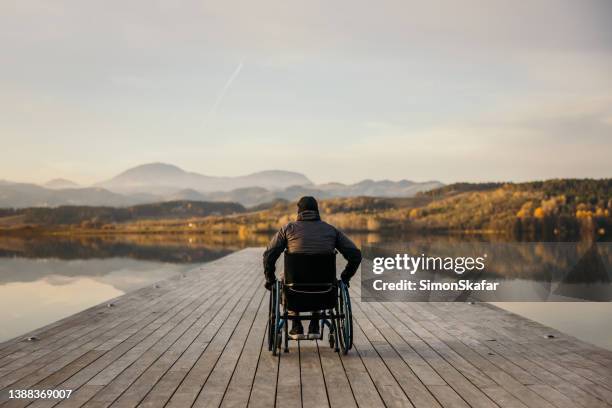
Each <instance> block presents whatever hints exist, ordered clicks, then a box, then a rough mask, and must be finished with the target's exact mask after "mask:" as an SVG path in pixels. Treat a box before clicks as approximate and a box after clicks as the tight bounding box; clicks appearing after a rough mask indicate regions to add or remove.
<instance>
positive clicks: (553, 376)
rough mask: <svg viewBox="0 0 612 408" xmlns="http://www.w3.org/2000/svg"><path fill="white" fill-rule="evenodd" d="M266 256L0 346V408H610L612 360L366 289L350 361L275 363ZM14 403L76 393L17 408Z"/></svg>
mask: <svg viewBox="0 0 612 408" xmlns="http://www.w3.org/2000/svg"><path fill="white" fill-rule="evenodd" d="M261 252H262V250H261V249H257V248H252V249H245V250H243V251H240V252H237V253H234V254H232V255H229V256H227V257H224V258H222V259H219V260H216V261H214V262H211V263H208V264H205V265H204V266H202V267H201V268H199V269H197V270H194V271H192V272H190V273H186V274H183V275H181V276H178V277H175V278H172V279H169V280H167V281H163V282H160V283H159V284H157V285H153V286H151V287H147V288H143V289H141V290H138V291H136V292H133V293H130V294H127V295H125V296H121V297H119V298H117V299H113V300H112V301H111V302H110V303H113V305H114V306H113V307H107V306H106V304H104V305H100V306H96V307H93V308H91V309H88V310H85V311H83V312H81V313H78V314H76V315H74V316H71V317H69V318H66V319H64V320H61V321H59V322H56V323H54V324H51V325H49V326H47V327H44V328H42V329H39V330H37V331H35V332H33V333H32V334H31V335H35V336H37V337H38V338H39V340H38V341H35V342H27V341H23V340H22V338H20V339H15V340H12V341H8V342H6V343H2V344H0V390H1V391H0V405H1V406H2V408H4V407H6V408H8V407H25V406H29V407H53V406H56V407H81V406H83V407H96V408H98V407H100V408H101V407H109V406H112V407H136V406H139V407H147V408H154V407H173V408H175V407H176V408H178V407H191V406H194V407H216V406H223V407H244V406H253V407H271V406H278V407H283V408H284V407H298V406H303V407H323V406H331V407H343V408H344V407H384V406H388V407H413V406H414V407H558V408H566V407H567V408H569V407H612V352H610V351H606V350H603V349H600V348H597V347H595V346H591V345H589V344H586V343H584V342H581V341H579V340H576V339H574V338H572V337H570V336H567V335H564V334H562V333H559V332H557V331H555V330H552V329H550V328H547V327H544V326H542V325H540V324H537V323H535V322H532V321H529V320H527V319H524V318H521V317H519V316H516V315H513V314H511V313H508V312H505V311H502V310H500V309H497V308H495V307H493V306H490V305H487V304H473V305H470V304H463V303H452V304H451V303H361V302H359V284H358V281H356V282H355V283H354V284H353V285H352V289H351V290H352V299H353V312H354V317H355V347H354V349H353V350H352V351H351V352H350V354H349V355H348V356H342V355H339V354H337V353H334V352H333V351H332V350H330V349H329V346H328V344H327V342H323V343H318V342H312V341H311V342H308V341H304V342H301V344H297V343H295V342H291V344H290V347H291V352H290V353H289V354H283V353H281V355H280V356H279V357H273V356H272V355H271V353H269V352H268V351H267V343H266V338H265V336H266V323H267V306H268V298H267V292H266V291H265V289H264V288H263V274H262V271H261ZM356 280H357V279H356ZM548 334H553V335H554V336H555V338H553V339H550V338H547V335H548ZM24 337H27V335H26V336H24ZM10 389H13V390H16V389H71V390H73V393H72V395H71V397H70V398H69V399H65V400H54V399H38V400H32V399H19V400H17V399H13V400H10V399H9V394H8V390H10Z"/></svg>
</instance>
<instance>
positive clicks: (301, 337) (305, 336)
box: [289, 334, 323, 340]
mask: <svg viewBox="0 0 612 408" xmlns="http://www.w3.org/2000/svg"><path fill="white" fill-rule="evenodd" d="M289 338H290V339H291V340H322V339H323V336H321V335H320V334H290V335H289Z"/></svg>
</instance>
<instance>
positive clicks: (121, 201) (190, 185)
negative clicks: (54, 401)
mask: <svg viewBox="0 0 612 408" xmlns="http://www.w3.org/2000/svg"><path fill="white" fill-rule="evenodd" d="M441 186H443V184H442V183H440V182H437V181H427V182H414V181H409V180H400V181H390V180H381V181H375V180H363V181H360V182H358V183H355V184H342V183H326V184H320V185H315V184H313V183H312V182H311V181H310V180H309V179H308V178H307V177H306V176H304V175H303V174H300V173H295V172H290V171H281V170H266V171H261V172H257V173H253V174H249V175H246V176H239V177H213V176H206V175H202V174H198V173H192V172H187V171H185V170H183V169H181V168H180V167H177V166H174V165H171V164H164V163H151V164H144V165H141V166H137V167H133V168H131V169H128V170H126V171H124V172H122V173H121V174H119V175H117V176H115V177H113V178H112V179H110V180H107V181H104V182H101V183H98V184H95V185H94V186H93V187H79V186H78V185H77V184H76V183H74V182H72V181H70V180H65V179H53V180H50V181H49V182H47V183H45V184H44V185H43V186H39V185H36V184H28V183H13V182H9V181H3V180H0V208H24V207H57V206H61V205H89V206H112V207H121V206H131V205H137V204H145V203H156V202H163V201H180V200H189V201H223V202H238V203H240V204H242V205H244V206H247V207H251V206H258V205H261V204H265V203H268V202H272V201H275V200H278V199H282V200H288V201H293V200H296V199H298V198H299V197H301V196H303V195H312V196H315V197H317V198H318V199H327V198H336V197H357V196H370V197H412V196H414V195H416V194H419V193H422V192H425V191H429V190H431V189H436V188H439V187H441Z"/></svg>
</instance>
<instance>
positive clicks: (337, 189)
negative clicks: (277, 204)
mask: <svg viewBox="0 0 612 408" xmlns="http://www.w3.org/2000/svg"><path fill="white" fill-rule="evenodd" d="M442 186H443V184H442V183H440V182H438V181H426V182H423V183H418V182H414V181H408V180H401V181H397V182H395V181H389V180H383V181H373V180H364V181H361V182H359V183H356V184H349V185H346V184H341V183H328V184H322V185H304V186H291V187H287V188H285V189H283V190H275V191H271V190H266V189H265V188H261V187H250V188H240V189H236V190H232V191H228V192H213V193H203V196H204V198H205V199H206V200H208V201H235V202H238V203H241V204H242V205H245V206H247V207H252V206H259V205H261V204H264V203H268V202H271V201H274V200H286V201H295V200H297V199H299V198H300V197H302V196H305V195H311V196H314V197H316V198H318V199H326V198H336V197H363V196H365V197H414V196H415V195H417V194H418V193H421V192H426V191H429V190H431V189H434V188H439V187H442ZM172 198H173V199H181V197H175V196H172ZM184 199H196V198H195V197H192V196H187V197H184Z"/></svg>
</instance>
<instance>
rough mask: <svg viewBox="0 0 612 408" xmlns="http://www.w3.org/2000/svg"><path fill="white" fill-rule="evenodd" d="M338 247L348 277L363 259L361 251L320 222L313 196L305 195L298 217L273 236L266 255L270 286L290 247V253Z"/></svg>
mask: <svg viewBox="0 0 612 408" xmlns="http://www.w3.org/2000/svg"><path fill="white" fill-rule="evenodd" d="M336 249H337V250H338V251H339V252H340V253H341V254H342V256H344V258H345V259H346V260H347V261H348V263H347V265H346V267H345V269H344V271H343V272H342V274H341V278H342V279H343V280H345V281H346V282H348V280H349V279H350V278H351V277H352V276H353V275H354V274H355V272H356V271H357V268H358V267H359V263H360V262H361V251H359V249H358V248H357V247H356V246H355V244H354V243H353V241H351V240H350V239H349V238H348V237H347V236H346V235H344V234H343V233H342V232H341V231H339V230H338V229H336V228H335V227H334V226H332V225H329V224H328V223H326V222H323V221H321V218H320V216H319V211H318V205H317V202H316V200H315V199H314V198H312V197H303V198H302V199H300V201H299V202H298V220H297V221H294V222H290V223H288V224H286V225H284V226H283V227H282V228H281V229H280V230H279V231H278V232H277V233H276V234H275V235H274V237H273V238H272V240H271V241H270V244H269V245H268V247H267V248H266V251H265V252H264V256H263V258H264V259H263V261H264V262H263V263H264V272H265V275H266V282H267V285H266V286H267V287H269V286H270V284H271V283H272V282H273V281H274V280H275V276H274V272H275V270H276V267H275V264H276V260H277V259H278V257H279V256H280V255H281V254H282V253H283V251H284V250H287V251H288V252H290V253H301V254H325V253H331V252H334V251H335V250H336Z"/></svg>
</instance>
